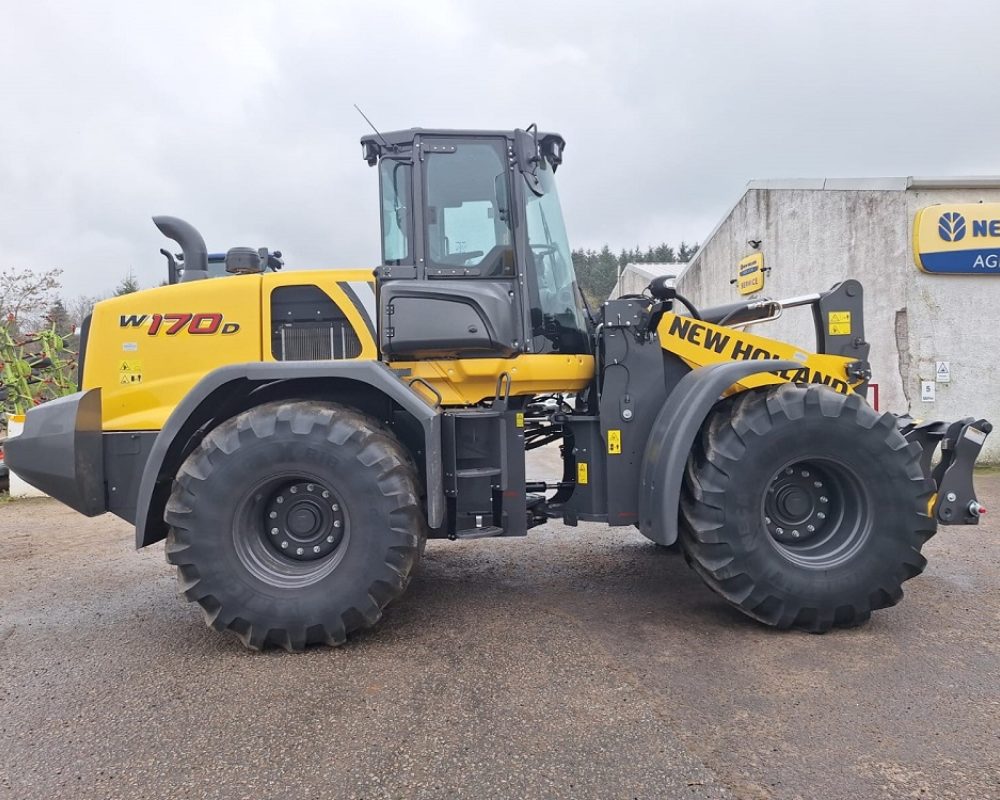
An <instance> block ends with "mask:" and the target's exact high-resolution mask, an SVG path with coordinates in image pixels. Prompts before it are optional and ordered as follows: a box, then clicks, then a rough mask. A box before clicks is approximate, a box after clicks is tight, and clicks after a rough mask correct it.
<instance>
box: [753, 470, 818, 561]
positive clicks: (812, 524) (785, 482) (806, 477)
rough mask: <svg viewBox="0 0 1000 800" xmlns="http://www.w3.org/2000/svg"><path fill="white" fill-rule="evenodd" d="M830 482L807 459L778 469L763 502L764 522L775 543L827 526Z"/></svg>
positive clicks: (803, 537)
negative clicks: (780, 469) (779, 470)
mask: <svg viewBox="0 0 1000 800" xmlns="http://www.w3.org/2000/svg"><path fill="white" fill-rule="evenodd" d="M829 495H830V482H829V479H828V477H827V476H826V475H825V473H824V472H823V471H822V470H821V469H819V468H818V467H816V466H814V465H812V464H809V463H808V462H800V463H798V464H794V465H792V466H790V467H786V468H785V469H784V470H782V471H781V472H780V473H779V474H778V475H777V476H775V478H774V480H773V481H772V482H771V485H770V487H768V490H767V497H766V499H765V501H764V524H765V526H766V527H767V532H768V533H769V534H770V535H771V536H772V537H773V538H774V539H775V540H776V541H779V542H782V543H784V544H794V543H797V542H805V541H808V540H809V539H812V538H813V537H816V536H818V535H819V534H821V533H822V532H823V530H824V528H825V527H826V525H827V518H828V515H829V510H830V497H829Z"/></svg>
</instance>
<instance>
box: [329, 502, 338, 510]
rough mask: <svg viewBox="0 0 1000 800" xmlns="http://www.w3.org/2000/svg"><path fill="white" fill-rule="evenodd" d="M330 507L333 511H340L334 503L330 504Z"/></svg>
mask: <svg viewBox="0 0 1000 800" xmlns="http://www.w3.org/2000/svg"><path fill="white" fill-rule="evenodd" d="M330 508H332V509H333V510H334V511H340V506H338V505H337V504H336V503H334V504H333V505H332V506H330Z"/></svg>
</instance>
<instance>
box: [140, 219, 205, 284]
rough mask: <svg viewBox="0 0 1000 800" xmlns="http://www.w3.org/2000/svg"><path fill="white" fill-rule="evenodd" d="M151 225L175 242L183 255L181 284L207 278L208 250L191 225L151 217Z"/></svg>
mask: <svg viewBox="0 0 1000 800" xmlns="http://www.w3.org/2000/svg"><path fill="white" fill-rule="evenodd" d="M153 224H154V225H156V227H157V228H159V229H160V233H162V234H163V235H164V236H166V237H167V238H168V239H173V240H174V241H175V242H177V244H179V245H180V247H181V250H182V251H183V253H184V274H183V276H182V277H181V283H187V282H188V281H198V280H201V279H202V278H207V277H208V248H207V247H206V246H205V240H204V239H203V238H202V236H201V234H200V233H198V231H197V230H196V229H195V227H194V226H193V225H191V224H190V223H187V222H185V221H184V220H182V219H178V218H177V217H153Z"/></svg>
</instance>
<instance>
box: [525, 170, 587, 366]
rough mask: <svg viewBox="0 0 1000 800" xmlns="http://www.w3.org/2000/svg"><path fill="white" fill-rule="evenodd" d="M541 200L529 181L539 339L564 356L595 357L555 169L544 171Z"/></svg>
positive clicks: (534, 302) (528, 223)
mask: <svg viewBox="0 0 1000 800" xmlns="http://www.w3.org/2000/svg"><path fill="white" fill-rule="evenodd" d="M537 169H538V172H537V177H538V179H539V184H540V187H539V188H540V190H541V191H542V194H541V195H540V196H539V195H537V194H535V192H534V191H532V189H531V187H530V185H529V184H528V183H527V179H525V187H524V196H525V221H526V228H527V238H528V253H529V257H530V258H531V260H532V262H533V265H534V269H533V270H532V272H533V273H534V286H533V287H532V291H531V317H532V326H533V328H534V334H535V335H536V336H538V335H541V336H544V337H545V340H546V345H547V346H546V349H552V350H556V351H558V352H564V353H586V352H589V349H590V348H589V344H588V337H587V326H586V323H585V321H584V316H583V311H582V309H581V307H580V292H579V289H578V288H577V285H576V273H575V272H574V270H573V255H572V252H571V251H570V248H569V238H568V237H567V236H566V225H565V224H564V222H563V216H562V210H561V208H560V205H559V194H558V192H557V191H556V183H555V179H554V176H553V174H552V168H551V166H550V165H549V163H548V162H547V161H546V160H545V159H542V160H541V163H540V164H539V165H538V168H537Z"/></svg>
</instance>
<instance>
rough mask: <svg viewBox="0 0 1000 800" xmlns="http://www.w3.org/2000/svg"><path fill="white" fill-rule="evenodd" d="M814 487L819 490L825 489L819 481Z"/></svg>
mask: <svg viewBox="0 0 1000 800" xmlns="http://www.w3.org/2000/svg"><path fill="white" fill-rule="evenodd" d="M813 486H815V487H816V488H817V489H822V488H823V484H822V483H820V482H819V481H813Z"/></svg>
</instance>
